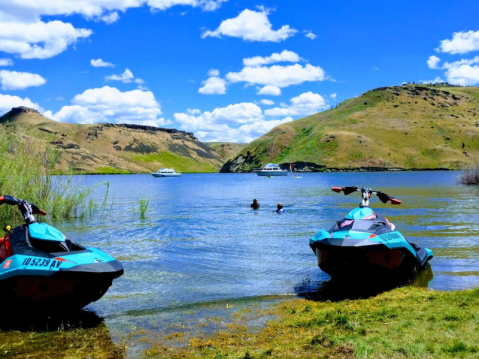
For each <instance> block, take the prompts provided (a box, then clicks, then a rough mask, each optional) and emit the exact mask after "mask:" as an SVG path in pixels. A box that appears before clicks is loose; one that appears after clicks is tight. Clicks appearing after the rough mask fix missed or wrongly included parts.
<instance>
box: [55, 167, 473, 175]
mask: <svg viewBox="0 0 479 359" xmlns="http://www.w3.org/2000/svg"><path fill="white" fill-rule="evenodd" d="M288 168H289V167H288ZM438 171H447V172H462V171H464V170H460V169H448V168H412V169H404V168H403V169H393V168H384V169H381V168H376V167H358V168H326V169H324V170H318V171H309V170H308V171H303V170H301V171H294V172H289V173H336V172H342V173H356V172H361V173H368V172H393V173H396V172H397V173H401V172H438ZM181 173H182V174H194V175H196V174H251V173H255V172H181ZM83 175H88V176H102V175H151V172H131V173H118V172H106V173H98V172H78V173H55V174H54V176H83Z"/></svg>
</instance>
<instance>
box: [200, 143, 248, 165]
mask: <svg viewBox="0 0 479 359" xmlns="http://www.w3.org/2000/svg"><path fill="white" fill-rule="evenodd" d="M205 145H207V146H208V147H210V148H211V149H213V150H214V151H216V152H217V153H218V154H219V155H220V156H221V158H222V159H223V161H226V160H228V159H229V158H230V157H233V156H234V155H236V154H237V153H238V152H239V151H241V150H242V149H243V148H244V147H245V146H246V145H247V143H234V142H205Z"/></svg>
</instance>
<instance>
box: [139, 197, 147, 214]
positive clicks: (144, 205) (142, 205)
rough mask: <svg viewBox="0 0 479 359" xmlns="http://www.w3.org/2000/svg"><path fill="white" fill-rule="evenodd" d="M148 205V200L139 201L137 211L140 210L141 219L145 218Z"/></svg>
mask: <svg viewBox="0 0 479 359" xmlns="http://www.w3.org/2000/svg"><path fill="white" fill-rule="evenodd" d="M149 204H150V200H149V199H147V198H142V199H140V201H139V202H138V205H139V209H140V217H141V218H144V217H145V213H146V211H147V209H148V205H149Z"/></svg>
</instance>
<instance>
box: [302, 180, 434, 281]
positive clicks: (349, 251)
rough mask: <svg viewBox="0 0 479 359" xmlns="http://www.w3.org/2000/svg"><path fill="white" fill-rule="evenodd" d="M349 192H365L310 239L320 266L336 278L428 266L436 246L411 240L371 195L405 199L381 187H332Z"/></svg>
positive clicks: (387, 199)
mask: <svg viewBox="0 0 479 359" xmlns="http://www.w3.org/2000/svg"><path fill="white" fill-rule="evenodd" d="M332 190H333V191H334V192H337V193H340V192H343V193H344V194H345V195H349V194H351V193H353V192H361V196H362V201H361V203H360V204H359V207H358V208H355V209H353V210H352V211H351V212H349V214H348V215H347V216H346V217H344V218H343V219H341V220H339V221H337V222H336V224H335V225H334V226H333V227H332V228H331V229H330V230H329V231H327V230H325V229H320V230H319V231H318V232H317V233H316V234H315V235H313V236H312V237H311V238H310V240H309V245H310V247H311V249H312V250H313V252H314V253H315V254H316V257H317V260H318V266H319V268H321V270H322V271H324V272H326V273H327V274H329V275H330V276H331V277H332V278H358V277H364V278H371V277H390V276H399V277H403V276H411V275H415V274H417V273H418V272H419V271H420V270H421V269H427V267H428V265H429V261H430V260H431V259H432V257H433V253H432V250H430V249H428V248H422V247H419V246H417V245H416V244H414V243H411V242H409V241H408V240H407V239H406V237H404V235H403V234H401V232H399V231H398V230H396V228H395V226H394V224H392V223H390V222H389V221H388V220H387V218H385V217H382V216H381V215H379V214H378V213H377V212H376V211H374V210H372V209H371V208H369V200H370V198H371V195H376V196H377V197H378V198H379V200H380V201H381V202H383V203H387V202H390V203H391V204H393V205H399V204H401V201H400V200H398V199H396V198H394V197H390V196H388V195H387V194H385V193H383V192H381V191H374V190H372V189H371V188H359V187H332Z"/></svg>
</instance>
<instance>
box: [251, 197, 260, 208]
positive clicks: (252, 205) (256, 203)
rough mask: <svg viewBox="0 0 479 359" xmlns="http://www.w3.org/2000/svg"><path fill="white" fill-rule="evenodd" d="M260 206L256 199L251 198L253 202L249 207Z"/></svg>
mask: <svg viewBox="0 0 479 359" xmlns="http://www.w3.org/2000/svg"><path fill="white" fill-rule="evenodd" d="M259 206H260V204H259V202H258V200H257V199H256V198H255V199H253V203H251V207H253V208H258V207H259Z"/></svg>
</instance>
